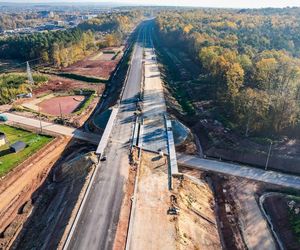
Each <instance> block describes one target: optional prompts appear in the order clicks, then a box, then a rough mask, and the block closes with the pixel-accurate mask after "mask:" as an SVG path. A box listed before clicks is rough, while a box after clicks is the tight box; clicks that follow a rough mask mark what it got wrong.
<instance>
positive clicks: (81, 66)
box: [62, 47, 123, 80]
mask: <svg viewBox="0 0 300 250" xmlns="http://www.w3.org/2000/svg"><path fill="white" fill-rule="evenodd" d="M117 49H118V50H119V51H122V48H121V47H120V48H117ZM106 50H107V49H106ZM122 55H123V53H122V52H121V53H119V54H118V55H117V56H114V54H113V53H103V52H102V51H101V52H97V53H96V54H94V55H92V56H90V57H87V58H85V59H84V60H81V61H79V62H77V63H74V64H73V65H71V66H69V67H67V68H64V69H63V70H62V71H63V72H67V73H73V74H77V75H84V76H91V77H97V78H101V79H105V80H107V79H109V77H110V75H111V73H112V72H113V71H114V69H115V67H116V66H117V64H118V62H119V60H120V59H121V58H122Z"/></svg>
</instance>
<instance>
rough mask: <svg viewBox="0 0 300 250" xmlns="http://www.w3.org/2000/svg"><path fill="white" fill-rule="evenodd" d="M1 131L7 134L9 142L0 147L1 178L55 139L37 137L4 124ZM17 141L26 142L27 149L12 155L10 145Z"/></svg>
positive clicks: (42, 136)
mask: <svg viewBox="0 0 300 250" xmlns="http://www.w3.org/2000/svg"><path fill="white" fill-rule="evenodd" d="M0 131H1V132H3V133H5V135H6V139H7V141H8V142H7V144H6V145H3V146H1V147H0V177H1V176H4V175H5V174H7V173H8V172H9V171H11V170H12V169H13V168H14V167H16V166H17V165H18V164H20V163H22V162H23V161H24V160H26V159H27V158H28V157H29V156H31V155H32V154H34V153H35V152H37V151H38V150H39V149H41V148H42V147H43V146H45V145H46V144H47V143H48V142H50V141H51V140H52V139H53V138H52V137H48V136H44V135H37V134H34V133H32V132H29V131H26V130H23V129H18V128H14V127H10V126H7V125H3V124H1V125H0ZM16 141H23V142H25V143H26V144H27V147H26V148H25V149H24V150H22V151H21V152H18V153H10V152H9V144H12V143H14V142H16Z"/></svg>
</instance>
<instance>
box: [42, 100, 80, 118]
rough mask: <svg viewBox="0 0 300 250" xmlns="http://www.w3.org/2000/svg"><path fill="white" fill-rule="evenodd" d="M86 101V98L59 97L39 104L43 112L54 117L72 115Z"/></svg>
mask: <svg viewBox="0 0 300 250" xmlns="http://www.w3.org/2000/svg"><path fill="white" fill-rule="evenodd" d="M84 99H85V97H84V96H80V95H74V96H57V97H53V98H51V99H47V100H44V101H42V102H40V103H39V104H38V106H39V107H40V108H41V112H42V113H45V114H49V115H53V116H59V115H60V114H62V115H69V114H71V113H72V112H73V111H74V110H75V109H76V108H77V107H78V106H79V105H80V104H81V103H82V101H83V100H84Z"/></svg>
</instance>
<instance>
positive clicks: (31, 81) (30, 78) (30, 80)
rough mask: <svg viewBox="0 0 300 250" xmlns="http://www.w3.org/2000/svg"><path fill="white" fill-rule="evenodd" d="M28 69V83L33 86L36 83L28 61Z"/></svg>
mask: <svg viewBox="0 0 300 250" xmlns="http://www.w3.org/2000/svg"><path fill="white" fill-rule="evenodd" d="M26 68H27V69H26V71H27V77H28V82H29V83H30V84H32V85H33V84H34V81H33V77H32V74H31V69H30V66H29V62H28V61H27V62H26Z"/></svg>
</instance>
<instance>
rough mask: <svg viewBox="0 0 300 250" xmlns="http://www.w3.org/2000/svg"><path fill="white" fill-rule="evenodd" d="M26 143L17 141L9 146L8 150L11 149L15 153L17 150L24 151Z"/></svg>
mask: <svg viewBox="0 0 300 250" xmlns="http://www.w3.org/2000/svg"><path fill="white" fill-rule="evenodd" d="M26 146H27V145H26V143H25V142H22V141H17V142H15V143H13V144H11V145H10V148H13V149H14V150H15V151H18V150H21V149H24V148H26Z"/></svg>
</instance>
